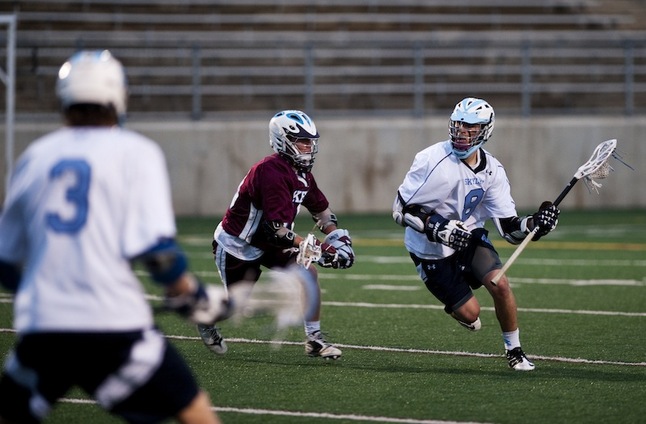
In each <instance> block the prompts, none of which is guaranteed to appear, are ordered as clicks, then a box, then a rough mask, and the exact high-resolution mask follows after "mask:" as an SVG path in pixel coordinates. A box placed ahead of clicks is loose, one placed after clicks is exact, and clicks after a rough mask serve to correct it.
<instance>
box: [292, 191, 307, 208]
mask: <svg viewBox="0 0 646 424" xmlns="http://www.w3.org/2000/svg"><path fill="white" fill-rule="evenodd" d="M305 196H307V191H305V190H296V191H295V192H294V194H293V195H292V202H294V203H296V204H297V205H300V204H301V203H303V200H304V199H305Z"/></svg>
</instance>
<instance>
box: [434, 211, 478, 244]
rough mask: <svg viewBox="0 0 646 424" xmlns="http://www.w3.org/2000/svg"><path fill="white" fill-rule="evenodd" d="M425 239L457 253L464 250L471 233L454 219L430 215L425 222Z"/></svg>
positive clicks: (462, 223)
mask: <svg viewBox="0 0 646 424" xmlns="http://www.w3.org/2000/svg"><path fill="white" fill-rule="evenodd" d="M425 233H426V238H428V239H429V240H430V241H434V242H437V243H442V244H443V245H445V246H448V247H450V248H452V249H455V250H457V251H460V250H464V249H466V248H467V246H468V245H469V241H470V240H471V232H470V231H469V230H468V229H467V227H466V226H465V225H464V222H462V221H458V220H456V219H451V220H448V219H444V218H442V217H441V216H440V215H432V216H431V217H430V218H429V219H428V220H427V221H426V231H425Z"/></svg>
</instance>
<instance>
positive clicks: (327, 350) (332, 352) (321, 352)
mask: <svg viewBox="0 0 646 424" xmlns="http://www.w3.org/2000/svg"><path fill="white" fill-rule="evenodd" d="M307 338H308V340H307V341H306V342H305V354H307V355H308V356H311V357H320V358H323V359H339V358H340V357H341V355H342V352H341V349H338V348H337V347H335V346H334V345H331V344H330V343H328V342H326V341H325V339H324V338H323V334H321V332H320V331H315V332H314V333H312V334H310V335H309V336H308V337H307Z"/></svg>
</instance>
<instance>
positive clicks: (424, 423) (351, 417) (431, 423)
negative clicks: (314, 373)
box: [60, 398, 485, 424]
mask: <svg viewBox="0 0 646 424" xmlns="http://www.w3.org/2000/svg"><path fill="white" fill-rule="evenodd" d="M60 401H61V402H65V403H75V404H90V405H91V404H95V403H96V402H95V401H93V400H89V399H69V398H64V399H61V400H60ZM213 409H214V410H215V411H218V412H236V413H240V414H249V415H274V416H281V417H302V418H326V419H331V420H346V421H369V422H379V423H401V424H485V423H484V422H480V421H443V420H416V419H413V418H391V417H374V416H368V415H356V414H329V413H321V412H294V411H285V410H279V409H252V408H231V407H228V406H216V407H214V408H213Z"/></svg>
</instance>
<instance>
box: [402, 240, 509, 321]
mask: <svg viewBox="0 0 646 424" xmlns="http://www.w3.org/2000/svg"><path fill="white" fill-rule="evenodd" d="M471 234H472V235H473V237H472V239H471V242H470V243H469V246H468V247H467V248H466V249H465V250H463V251H461V252H456V253H454V254H453V255H451V256H449V257H446V258H443V259H436V260H428V259H422V258H419V257H417V256H416V255H414V254H413V253H411V254H410V256H411V259H413V262H414V263H415V267H417V273H418V274H419V276H420V277H421V279H422V281H423V282H424V284H425V285H426V288H427V289H428V290H429V291H430V292H431V293H432V294H433V296H435V297H436V298H437V299H438V300H439V301H440V302H442V304H443V305H444V310H445V311H446V313H448V314H450V313H452V312H453V311H454V310H456V309H458V308H459V307H460V306H462V305H464V304H465V303H466V302H467V301H468V300H469V299H471V297H473V290H474V289H477V288H479V287H481V286H482V280H483V279H484V276H485V275H487V274H488V273H489V272H491V271H493V270H494V269H500V268H502V262H501V261H500V257H499V256H498V252H496V249H494V247H493V244H491V241H490V240H489V238H488V237H487V236H488V234H489V232H488V231H487V230H485V229H484V228H478V229H475V230H473V231H472V232H471Z"/></svg>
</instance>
